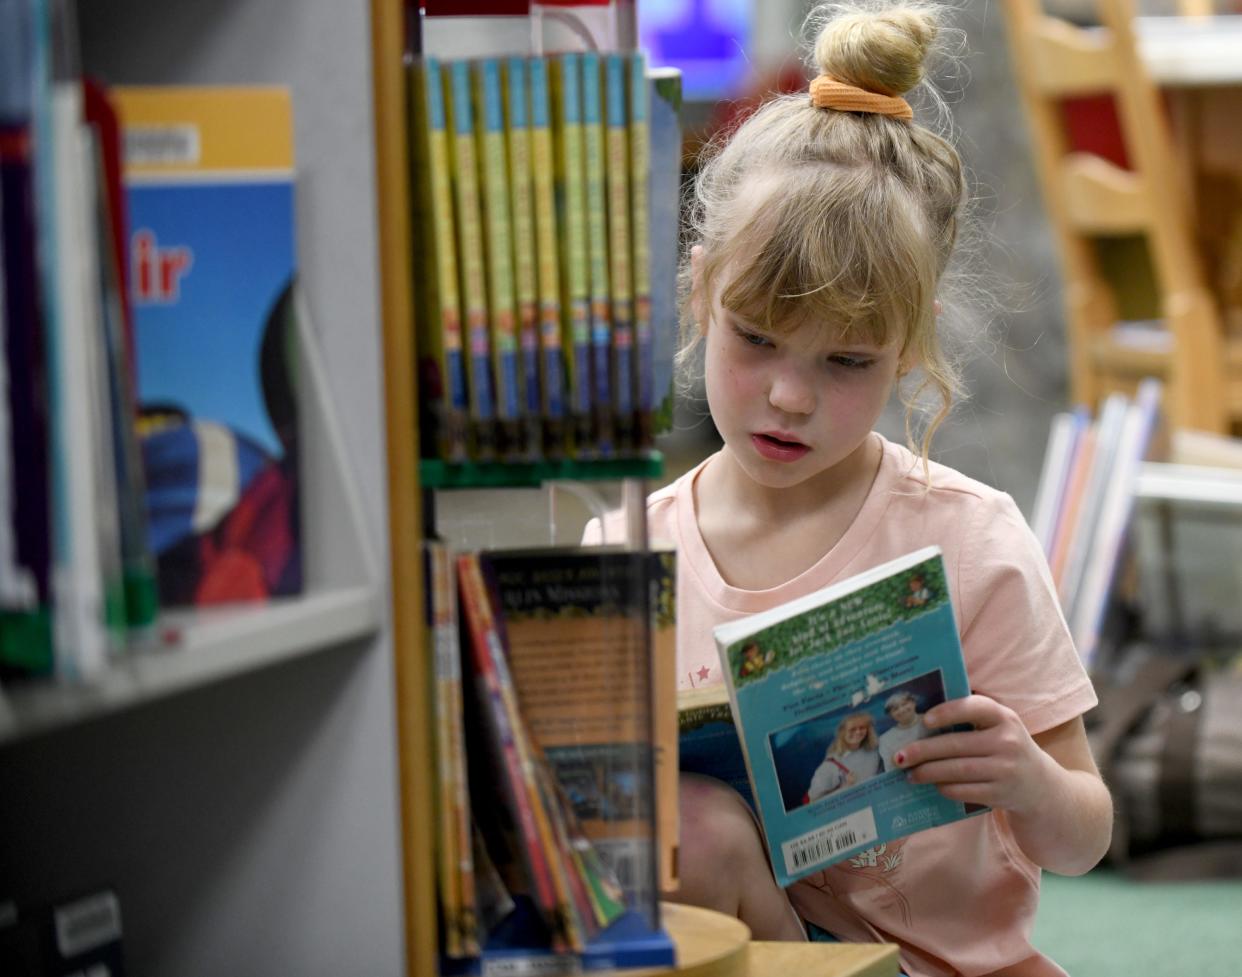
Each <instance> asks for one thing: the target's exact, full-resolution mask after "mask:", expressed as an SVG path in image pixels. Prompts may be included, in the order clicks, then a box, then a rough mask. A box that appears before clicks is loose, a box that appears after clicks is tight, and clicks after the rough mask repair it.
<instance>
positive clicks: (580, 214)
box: [549, 54, 593, 455]
mask: <svg viewBox="0 0 1242 977" xmlns="http://www.w3.org/2000/svg"><path fill="white" fill-rule="evenodd" d="M549 67H550V68H551V71H552V133H553V138H554V147H555V175H556V197H557V230H558V232H559V234H558V238H559V243H560V251H561V260H560V272H561V336H562V340H563V343H564V349H565V357H564V358H565V378H566V391H565V395H566V403H567V405H568V413H569V420H570V443H571V450H572V451H573V452H574V454H575V455H586V454H590V453H591V451H592V449H593V438H592V435H591V312H590V307H589V305H588V297H587V296H588V275H587V244H586V199H585V198H586V189H585V182H584V180H585V177H584V173H583V168H582V162H583V161H582V153H583V148H582V58H581V55H578V54H562V55H559V56H557V57H554V58H552V59H551V61H550V62H549Z"/></svg>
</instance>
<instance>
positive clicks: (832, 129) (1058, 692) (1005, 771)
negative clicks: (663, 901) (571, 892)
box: [586, 0, 1111, 977]
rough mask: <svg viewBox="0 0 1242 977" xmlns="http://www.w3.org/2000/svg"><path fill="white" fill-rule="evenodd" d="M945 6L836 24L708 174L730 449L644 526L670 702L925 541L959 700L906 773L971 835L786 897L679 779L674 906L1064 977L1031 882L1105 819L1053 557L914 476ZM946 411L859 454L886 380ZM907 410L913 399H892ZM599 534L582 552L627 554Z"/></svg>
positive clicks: (1072, 854)
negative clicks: (934, 99)
mask: <svg viewBox="0 0 1242 977" xmlns="http://www.w3.org/2000/svg"><path fill="white" fill-rule="evenodd" d="M938 29H939V27H938V14H937V10H936V8H934V7H931V6H927V5H924V4H922V3H919V2H918V0H913V2H908V3H904V4H901V5H897V6H890V7H887V8H884V7H876V6H874V5H870V6H868V7H866V8H860V9H853V10H849V9H846V10H842V9H841V8H840V7H837V6H834V7H833V12H832V15H831V16H830V17H829V19H827V20H826V22H825V24H824V26H823V28H822V30H821V32H820V34H819V36H818V39H817V41H816V45H815V61H816V67H817V71H818V77H817V78H816V79H815V80H814V81H813V82H812V83H811V85H810V91H809V92H808V93H807V94H804V95H795V96H788V97H784V98H779V99H776V100H774V101H771V102H769V103H767V104H766V105H765V106H764V107H763V108H762V109H760V110H759V111H758V112H756V113H755V114H754V115H753V116H751V117H750V118H749V119H748V120H747V121H746V122H745V123H744V124H743V125H742V126H740V127H739V128H738V129H737V131H736V132H735V133H734V134H733V135H732V137H731V138H729V139H728V140H727V141H726V142H724V143H723V144H722V145H720V146H718V147H717V148H716V150H715V153H714V155H712V156H711V158H710V159H708V160H707V161H706V162H705V163H704V164H703V166H702V168H701V169H700V171H699V174H698V177H697V182H696V204H697V206H696V210H695V214H694V224H693V231H694V235H695V237H696V238H697V243H696V244H694V246H693V247H692V249H691V252H690V255H689V258H690V260H689V262H688V264H689V268H688V284H689V288H688V301H687V303H686V309H687V311H688V315H687V316H686V325H687V327H688V331H689V333H690V339H691V340H692V341H693V342H694V343H701V344H702V345H703V346H704V357H705V360H704V362H705V367H704V369H705V382H706V390H707V400H708V405H709V407H710V409H711V414H712V419H713V420H714V421H715V424H716V427H717V429H718V430H719V432H720V434H721V436H722V438H723V441H724V446H723V447H722V448H721V449H720V450H719V451H718V452H716V453H715V454H713V455H712V456H711V457H709V458H708V459H706V460H705V461H704V462H703V463H702V464H700V465H699V466H698V467H696V468H695V469H693V470H692V471H690V472H689V473H687V474H686V475H684V476H683V477H681V478H680V479H678V480H677V481H676V482H675V483H674V484H672V485H671V486H669V487H667V488H665V489H662V490H661V491H658V492H656V493H654V494H653V495H652V496H651V497H650V498H649V500H648V506H647V512H648V521H649V527H650V533H651V536H652V538H653V539H662V540H671V541H672V542H673V543H674V544H675V545H676V546H677V549H678V579H677V588H678V595H677V596H678V614H677V617H678V620H677V637H678V642H677V643H678V647H677V655H678V668H679V675H680V681H681V683H682V684H683V685H700V684H704V683H712V682H718V681H720V679H721V676H720V674H719V668H720V664H719V659H718V657H717V653H716V649H715V646H714V643H713V640H712V628H713V627H714V626H715V625H718V624H721V623H723V622H725V621H730V620H734V619H737V618H739V617H742V616H745V615H748V614H752V613H755V612H757V611H762V610H765V609H767V608H771V607H774V606H776V605H778V604H782V603H784V602H786V601H789V600H792V599H794V598H797V597H802V596H804V595H806V594H809V593H811V592H813V591H815V590H818V589H820V588H823V587H825V586H827V585H829V584H832V583H834V582H835V581H837V580H840V579H843V578H845V577H848V576H850V575H852V574H854V573H857V572H860V571H862V570H865V569H867V568H869V567H872V566H875V565H876V564H879V563H882V562H884V561H886V560H890V559H894V558H896V557H899V556H902V555H904V554H906V553H909V552H910V551H911V550H914V549H916V548H918V547H922V546H926V545H930V544H938V545H939V546H940V548H941V549H942V551H943V555H944V561H945V566H946V568H947V571H948V577H949V586H950V590H951V596H952V599H953V603H954V607H955V608H956V611H957V615H958V623H959V628H960V631H961V640H962V645H963V648H964V654H965V659H966V665H967V671H968V674H969V677H970V682H971V688H972V689H973V690H974V694H973V695H971V696H969V697H967V698H964V699H957V700H953V701H949V702H943V703H940V704H938V705H936V706H935V707H934V708H932V709H929V710H928V712H927V714H926V716H925V717H924V722H925V723H926V725H927V727H928V728H929V729H930V730H933V731H934V730H936V729H938V728H942V727H946V726H954V725H956V724H969V725H970V726H971V727H973V729H972V730H971V731H969V732H957V731H953V732H946V733H944V734H942V735H939V736H930V737H927V738H925V739H920V740H918V741H916V742H912V743H910V744H908V745H906V746H905V747H903V748H902V749H900V750H899V751H898V752H897V753H896V755H895V757H894V760H895V762H896V764H897V766H898V767H899V768H900V769H904V770H906V771H907V776H909V778H910V779H911V780H912V781H915V782H918V783H934V784H936V785H937V786H938V788H939V789H940V790H941V791H943V793H944V794H945V795H946V796H948V797H951V798H954V799H957V800H961V801H965V802H973V803H978V804H984V805H987V806H989V807H990V808H991V811H990V812H989V813H987V814H984V815H981V816H979V817H974V818H969V819H967V820H964V821H959V822H956V823H954V824H950V825H945V826H941V827H938V828H934V829H931V830H927V831H922V832H919V833H917V834H914V835H911V836H909V837H908V838H904V839H901V840H899V841H897V842H895V843H890V844H888V845H887V846H886V847H885V848H884V849H883V850H880V849H873V850H870V851H867V852H864V853H862V854H860V855H856V856H854V857H852V858H849V859H847V860H845V861H843V862H839V863H837V864H836V865H834V866H832V867H830V868H829V869H827V870H825V871H822V872H819V873H816V874H814V875H812V876H809V877H808V878H805V879H803V880H801V881H799V882H797V883H795V884H794V885H792V886H790V887H789V889H788V891H785V890H782V889H780V888H778V887H777V886H776V884H775V882H774V881H773V877H772V873H771V870H770V867H769V866H768V864H767V861H766V857H765V855H764V848H763V845H762V841H761V839H760V837H759V834H758V828H757V826H756V823H755V821H754V819H753V817H752V816H751V814H750V810H749V808H747V807H746V806H745V804H744V803H743V802H742V801H741V800H740V799H739V798H738V796H737V795H736V794H735V793H734V792H733V791H732V790H730V789H729V788H728V787H726V786H725V785H723V784H720V783H719V782H716V781H712V780H709V779H706V778H698V779H692V778H689V777H686V778H684V779H683V787H682V791H681V798H680V800H681V804H682V831H681V859H682V862H681V867H682V876H681V878H682V888H681V890H680V893H679V894H678V896H677V898H679V899H681V900H684V901H686V902H692V903H696V904H699V905H703V906H708V907H711V908H715V909H718V910H721V911H724V912H728V913H734V914H736V915H738V916H739V917H740V918H742V919H743V920H744V921H745V922H746V923H747V924H748V925H749V926H750V928H751V931H752V933H753V934H754V936H755V937H756V938H757V939H804V938H805V934H804V928H803V921H806V922H807V923H808V924H810V925H809V927H808V928H810V929H811V930H812V932H814V933H816V934H818V933H820V932H826V933H828V934H832V935H834V936H836V937H837V938H839V939H843V940H849V941H876V940H884V941H890V942H896V943H899V944H900V945H901V956H902V966H903V969H904V970H905V972H906V973H907V974H910V975H912V977H933V975H936V977H939V975H951V974H971V975H975V974H999V975H1006V977H1019V975H1022V977H1026V975H1045V974H1051V975H1055V974H1061V973H1062V971H1061V970H1060V968H1058V967H1057V966H1056V965H1055V964H1054V963H1052V962H1051V961H1049V960H1048V959H1047V958H1045V957H1043V956H1042V955H1041V954H1039V953H1038V952H1037V951H1036V950H1035V949H1034V948H1033V947H1032V946H1031V944H1030V942H1029V935H1030V931H1031V926H1032V923H1033V920H1034V917H1035V909H1036V904H1037V901H1038V897H1039V876H1040V869H1041V868H1044V869H1049V870H1051V871H1055V872H1059V873H1065V874H1075V873H1081V872H1084V871H1086V870H1087V869H1089V868H1090V867H1092V866H1093V865H1094V864H1095V863H1096V861H1097V860H1098V859H1099V858H1100V857H1101V856H1102V855H1103V853H1104V851H1105V849H1106V847H1107V844H1108V839H1109V834H1110V826H1111V801H1110V798H1109V795H1108V791H1107V789H1106V788H1105V786H1104V784H1103V783H1102V781H1101V780H1100V777H1099V774H1098V772H1097V770H1096V768H1095V764H1094V763H1093V761H1092V758H1091V754H1090V752H1089V750H1088V747H1087V741H1086V737H1085V735H1084V732H1083V725H1082V720H1081V718H1080V717H1081V716H1082V714H1083V712H1085V711H1086V710H1087V709H1088V708H1090V707H1091V706H1092V705H1093V704H1094V703H1095V701H1096V700H1095V695H1094V692H1093V690H1092V688H1091V684H1090V682H1089V681H1088V679H1087V676H1086V675H1085V674H1084V672H1083V669H1082V667H1081V666H1080V664H1079V660H1078V657H1077V654H1076V653H1075V650H1074V647H1073V644H1072V642H1071V639H1070V636H1069V633H1068V631H1067V629H1066V627H1065V622H1064V619H1063V617H1062V615H1061V612H1060V610H1059V608H1058V604H1057V599H1056V595H1055V592H1054V590H1053V588H1052V586H1051V582H1050V577H1049V573H1048V570H1047V566H1046V564H1045V561H1044V558H1043V555H1042V553H1041V551H1040V549H1039V546H1038V545H1037V543H1036V541H1035V539H1034V537H1033V535H1032V534H1031V532H1030V531H1029V529H1028V528H1027V526H1026V524H1025V522H1024V521H1023V519H1022V516H1021V514H1020V513H1019V511H1018V509H1017V507H1016V506H1015V505H1014V503H1013V501H1012V500H1011V499H1010V498H1009V496H1007V495H1005V494H1003V493H1001V492H998V491H996V490H994V489H992V488H989V487H988V486H986V485H983V484H981V483H979V482H977V481H974V480H972V479H970V478H967V477H965V476H963V475H961V474H960V473H958V472H955V471H953V470H952V469H950V468H947V467H944V466H942V465H939V464H936V463H934V462H931V461H930V460H929V459H928V451H929V440H930V437H931V434H932V432H933V431H934V428H935V425H936V423H938V422H939V421H940V420H941V419H942V417H943V415H944V413H945V412H946V411H947V410H948V408H949V406H950V404H951V401H952V398H953V396H954V393H955V391H956V386H957V378H956V376H955V373H954V370H953V367H952V364H951V362H950V360H949V358H948V357H947V356H946V354H945V353H944V351H943V350H942V346H941V342H940V338H939V336H938V333H937V316H938V313H939V309H938V303H937V298H936V296H937V290H938V288H939V286H940V283H941V280H942V276H943V273H944V271H945V267H946V265H947V263H948V261H949V258H950V255H951V253H952V251H953V248H954V245H955V242H956V239H957V233H958V221H959V215H960V212H961V208H962V205H963V202H964V199H965V196H966V194H965V181H964V178H963V170H962V163H961V160H960V159H959V157H958V155H957V152H956V151H955V150H954V148H953V147H952V146H951V145H950V144H949V143H948V142H947V141H946V140H945V139H943V138H941V137H940V136H938V135H936V134H935V133H933V132H931V131H930V130H929V129H928V128H925V127H924V126H922V125H920V124H918V123H916V122H915V121H913V119H912V113H911V110H910V107H909V105H908V104H907V103H906V101H905V99H904V98H903V95H904V94H905V93H906V92H908V91H910V90H911V89H913V88H915V87H916V86H917V85H918V84H920V83H921V81H922V79H923V73H924V60H925V58H926V56H927V55H928V52H929V50H930V49H931V47H932V46H933V41H934V40H935V39H936V37H937V33H938ZM907 374H913V377H914V378H916V379H917V378H921V379H922V380H923V385H924V386H926V387H929V388H930V390H931V391H933V392H934V393H938V394H939V399H940V401H941V407H942V409H940V410H939V412H938V413H937V414H936V416H935V417H933V418H932V419H931V422H930V424H929V427H928V430H927V432H926V434H925V436H924V438H923V440H922V444H921V445H920V447H919V450H918V452H917V453H916V452H914V451H911V450H909V449H908V448H906V447H902V446H900V445H897V444H894V443H891V442H889V441H888V440H886V439H885V438H883V437H882V436H880V435H879V434H878V433H875V432H873V430H872V429H873V426H874V425H875V423H876V421H877V419H878V417H879V415H880V412H881V410H882V408H883V407H884V405H885V403H886V401H887V400H888V399H889V396H890V393H892V391H893V390H894V387H895V385H896V384H897V382H898V380H899V379H901V378H905V377H906V375H907ZM907 402H908V403H909V402H910V401H909V400H908V401H907ZM621 529H622V523H621V520H620V519H619V518H618V519H617V520H616V524H615V525H614V524H613V521H612V519H611V518H610V519H605V520H604V525H602V526H601V525H600V523H598V522H596V523H593V524H592V525H591V526H589V527H588V529H587V533H586V539H587V540H588V541H591V540H599V539H601V538H603V539H618V538H621Z"/></svg>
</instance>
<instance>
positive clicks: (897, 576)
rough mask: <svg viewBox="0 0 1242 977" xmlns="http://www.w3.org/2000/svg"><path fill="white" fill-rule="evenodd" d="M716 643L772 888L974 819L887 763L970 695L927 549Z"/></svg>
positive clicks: (941, 576) (938, 574)
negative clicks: (929, 713) (934, 717)
mask: <svg viewBox="0 0 1242 977" xmlns="http://www.w3.org/2000/svg"><path fill="white" fill-rule="evenodd" d="M713 635H714V637H715V639H716V645H717V648H718V650H719V652H720V658H721V666H722V668H723V669H724V674H725V682H726V685H727V687H728V693H729V699H730V705H731V707H732V711H733V718H734V723H735V726H736V727H737V730H738V738H739V739H740V740H741V744H742V753H743V755H744V757H745V761H746V767H747V771H748V773H749V780H750V784H751V787H752V790H753V794H754V803H755V807H756V810H757V811H758V813H759V818H760V821H761V822H762V824H763V831H764V835H765V838H766V841H767V846H768V853H769V857H770V859H771V862H772V868H773V870H774V872H775V874H776V878H777V881H778V883H779V884H780V885H782V886H787V885H789V884H791V883H792V882H794V881H796V880H797V879H800V878H802V877H804V876H806V875H809V874H811V873H813V872H816V871H819V870H820V869H823V868H825V867H826V866H828V865H831V864H833V863H834V862H838V861H841V860H842V859H845V858H848V857H850V856H852V855H856V854H858V853H859V852H861V851H864V850H866V849H868V848H872V847H875V846H877V845H881V844H884V843H887V842H889V841H892V840H893V839H895V838H901V837H903V836H905V835H909V834H913V833H914V832H916V831H921V830H923V829H924V828H932V827H936V826H937V825H941V824H947V823H949V822H951V821H956V820H959V819H960V818H964V817H969V816H971V815H973V814H976V813H979V812H980V811H982V810H984V808H981V807H979V806H978V805H967V804H963V803H961V802H958V801H951V800H949V799H948V798H946V797H944V796H943V795H942V794H941V793H940V792H939V791H938V790H937V789H936V787H935V786H933V785H931V784H913V783H910V782H909V781H908V780H907V779H906V775H905V773H904V772H903V771H901V770H900V769H887V768H886V764H885V758H888V762H889V763H890V764H891V762H892V761H891V755H892V752H894V750H895V748H896V747H894V746H893V744H894V743H895V742H900V743H903V744H904V743H907V742H911V741H912V740H913V739H917V738H920V737H921V736H926V735H931V733H930V731H928V730H927V729H926V727H924V726H922V720H921V718H920V717H921V715H922V713H924V712H925V711H926V710H927V709H929V708H931V707H932V706H935V705H937V704H938V703H941V702H944V701H946V700H948V699H955V698H960V697H962V696H965V695H968V694H969V693H970V687H969V685H968V683H967V679H966V667H965V664H964V662H963V660H962V650H961V643H960V640H959V638H958V632H957V622H956V619H955V617H954V613H953V606H952V604H951V603H950V600H949V590H948V585H947V580H946V577H945V570H944V562H943V559H942V558H941V555H940V550H939V548H938V547H927V548H925V549H922V550H918V551H916V552H914V553H911V554H909V555H908V556H905V557H902V558H899V559H897V560H893V561H891V562H889V563H885V564H882V565H881V566H878V567H875V568H874V569H872V570H870V571H867V572H865V573H862V574H859V575H857V576H855V577H853V578H851V579H849V580H846V581H843V582H841V583H839V584H835V585H833V586H832V587H828V588H826V589H824V590H821V591H818V592H816V593H814V594H810V595H808V596H806V597H803V598H800V599H799V600H796V601H791V602H789V603H788V604H784V605H782V606H780V607H777V608H774V609H772V610H769V611H765V612H763V613H761V614H756V615H752V616H751V617H748V618H743V619H742V620H739V621H733V622H730V623H728V624H724V625H721V626H720V627H718V628H716V629H715V630H714V632H713ZM911 706H913V708H912V709H911Z"/></svg>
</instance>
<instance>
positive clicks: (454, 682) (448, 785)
mask: <svg viewBox="0 0 1242 977" xmlns="http://www.w3.org/2000/svg"><path fill="white" fill-rule="evenodd" d="M423 581H424V608H425V612H426V634H427V642H428V646H429V647H430V648H431V649H432V652H433V662H432V674H433V676H434V680H435V681H434V690H433V699H434V702H435V737H434V739H435V757H436V783H437V788H438V790H437V793H438V795H439V799H438V804H437V805H436V856H437V857H436V882H437V892H438V895H439V905H440V946H441V950H442V952H443V953H444V955H445V956H448V957H470V956H478V953H479V943H478V919H477V915H478V914H477V906H478V899H477V896H476V882H475V868H474V850H473V844H472V839H471V836H472V833H473V829H472V825H471V819H470V797H469V792H468V785H467V782H466V768H467V765H466V747H465V727H464V725H463V718H462V717H463V698H462V686H461V643H460V640H459V633H458V630H457V600H456V596H457V587H456V582H457V577H456V573H455V572H454V569H453V558H452V554H451V553H450V552H449V548H448V546H446V545H445V544H444V543H443V542H440V541H439V540H425V541H424V543H423Z"/></svg>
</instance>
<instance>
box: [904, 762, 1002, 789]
mask: <svg viewBox="0 0 1242 977" xmlns="http://www.w3.org/2000/svg"><path fill="white" fill-rule="evenodd" d="M1000 773H1001V771H1000V770H999V769H997V764H996V763H994V762H993V761H992V760H990V759H989V758H987V757H955V758H954V759H951V760H933V761H931V762H924V763H921V764H919V765H918V766H917V767H915V768H914V769H913V770H911V771H910V772H909V773H908V774H907V777H908V778H909V780H910V781H911V783H915V784H970V783H991V784H995V782H996V780H997V777H998V776H999V775H1000Z"/></svg>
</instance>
